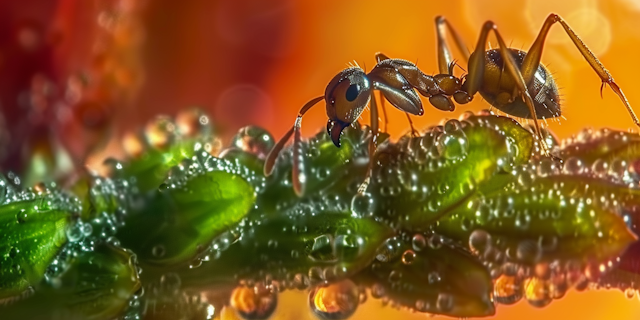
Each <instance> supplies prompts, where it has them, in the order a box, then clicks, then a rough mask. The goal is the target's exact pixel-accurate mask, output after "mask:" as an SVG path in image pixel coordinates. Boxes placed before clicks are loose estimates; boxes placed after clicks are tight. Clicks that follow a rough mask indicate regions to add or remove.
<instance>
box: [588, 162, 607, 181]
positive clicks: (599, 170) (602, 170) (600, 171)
mask: <svg viewBox="0 0 640 320" xmlns="http://www.w3.org/2000/svg"><path fill="white" fill-rule="evenodd" d="M607 171H609V163H607V161H605V160H602V159H596V161H594V162H593V164H592V165H591V172H593V173H594V174H595V175H596V176H600V177H604V176H606V174H607Z"/></svg>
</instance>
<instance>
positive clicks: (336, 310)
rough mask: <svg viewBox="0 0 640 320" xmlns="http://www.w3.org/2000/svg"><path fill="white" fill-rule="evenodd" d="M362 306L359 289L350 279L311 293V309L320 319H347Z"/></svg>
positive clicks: (322, 287)
mask: <svg viewBox="0 0 640 320" xmlns="http://www.w3.org/2000/svg"><path fill="white" fill-rule="evenodd" d="M359 304H360V292H359V291H358V287H356V285H355V284H354V283H353V282H352V281H351V280H349V279H346V280H342V281H339V282H336V283H332V284H329V285H327V286H319V287H316V288H315V289H313V290H311V291H310V292H309V307H310V308H311V311H313V313H314V314H315V315H316V316H317V317H319V318H320V319H347V318H349V317H350V316H351V315H352V314H353V313H354V312H355V311H356V309H357V308H358V305H359Z"/></svg>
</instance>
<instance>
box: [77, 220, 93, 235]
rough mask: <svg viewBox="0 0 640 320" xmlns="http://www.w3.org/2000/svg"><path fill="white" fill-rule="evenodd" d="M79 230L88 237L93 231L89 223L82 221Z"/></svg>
mask: <svg viewBox="0 0 640 320" xmlns="http://www.w3.org/2000/svg"><path fill="white" fill-rule="evenodd" d="M80 231H81V232H82V235H84V236H85V237H88V236H90V235H91V233H93V227H92V226H91V224H89V223H84V224H82V226H81V227H80Z"/></svg>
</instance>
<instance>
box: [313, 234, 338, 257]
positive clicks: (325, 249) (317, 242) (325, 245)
mask: <svg viewBox="0 0 640 320" xmlns="http://www.w3.org/2000/svg"><path fill="white" fill-rule="evenodd" d="M332 242H333V236H332V235H329V234H323V235H320V236H317V237H315V238H314V239H313V245H312V247H311V251H310V252H309V258H311V259H312V260H313V261H334V260H335V259H336V257H335V256H334V251H333V245H332Z"/></svg>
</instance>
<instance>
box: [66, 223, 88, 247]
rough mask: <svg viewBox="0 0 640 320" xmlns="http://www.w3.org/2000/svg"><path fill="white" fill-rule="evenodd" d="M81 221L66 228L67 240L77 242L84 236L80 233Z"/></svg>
mask: <svg viewBox="0 0 640 320" xmlns="http://www.w3.org/2000/svg"><path fill="white" fill-rule="evenodd" d="M81 229H82V222H79V223H77V224H75V225H73V226H71V227H69V228H68V229H67V232H66V233H67V239H68V240H69V242H77V241H79V240H80V239H82V238H83V237H84V235H83V234H82V230H81Z"/></svg>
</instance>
